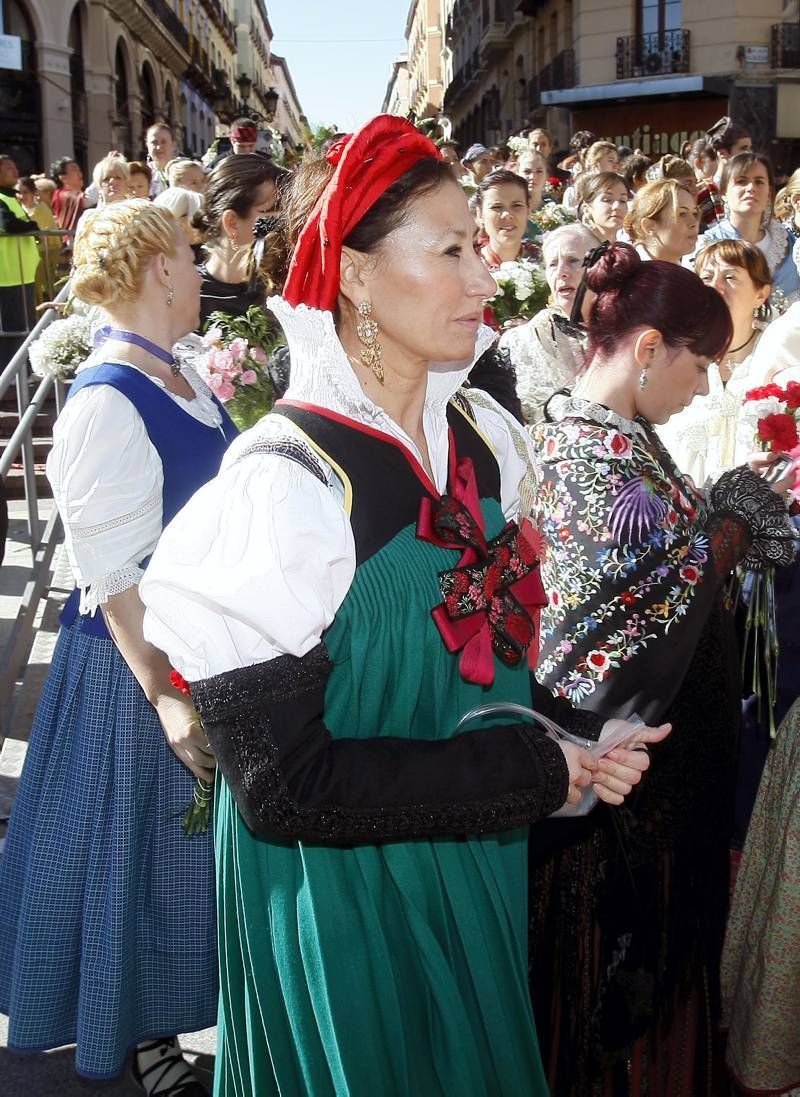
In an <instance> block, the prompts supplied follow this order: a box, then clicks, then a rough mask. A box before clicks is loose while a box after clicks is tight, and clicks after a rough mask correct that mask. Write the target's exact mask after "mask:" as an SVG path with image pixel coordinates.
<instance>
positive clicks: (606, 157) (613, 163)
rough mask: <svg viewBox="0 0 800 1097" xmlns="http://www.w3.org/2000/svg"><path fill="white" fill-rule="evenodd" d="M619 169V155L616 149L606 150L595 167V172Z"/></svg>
mask: <svg viewBox="0 0 800 1097" xmlns="http://www.w3.org/2000/svg"><path fill="white" fill-rule="evenodd" d="M618 169H619V153H618V152H617V150H616V149H606V150H605V151H604V152H603V154H602V156H600V158H599V159H598V160H597V161H596V162H595V165H594V170H595V171H597V172H601V171H617V170H618Z"/></svg>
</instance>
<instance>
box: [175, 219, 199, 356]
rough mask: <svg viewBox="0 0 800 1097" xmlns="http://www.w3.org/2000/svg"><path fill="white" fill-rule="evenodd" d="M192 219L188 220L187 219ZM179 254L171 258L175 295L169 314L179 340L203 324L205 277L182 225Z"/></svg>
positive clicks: (178, 238)
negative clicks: (201, 292)
mask: <svg viewBox="0 0 800 1097" xmlns="http://www.w3.org/2000/svg"><path fill="white" fill-rule="evenodd" d="M187 220H188V219H187ZM178 224H179V225H180V222H178ZM175 241H176V242H175V255H174V256H171V257H170V258H169V272H170V275H171V285H172V289H173V291H174V294H175V297H174V300H173V303H172V305H171V307H170V308H169V310H168V311H169V314H170V318H171V320H172V321H174V330H175V331H177V335H176V336H175V340H177V339H180V338H181V336H183V335H186V334H187V333H188V332H190V331H195V330H196V328H197V325H198V324H199V323H200V287H201V285H202V283H203V276H202V275H201V274H200V272H199V271H198V270H197V268H196V267H195V263H194V253H193V252H192V249H191V248H190V247H189V241H188V239H187V235H186V232H185V231H183V228H182V226H181V227H180V228H179V230H178V232H176V234H175Z"/></svg>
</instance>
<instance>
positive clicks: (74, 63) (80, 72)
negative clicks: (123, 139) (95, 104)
mask: <svg viewBox="0 0 800 1097" xmlns="http://www.w3.org/2000/svg"><path fill="white" fill-rule="evenodd" d="M83 24H84V16H83V13H82V5H81V4H76V5H75V8H74V10H73V12H72V18H71V19H70V21H69V37H68V39H67V43H68V45H69V48H70V49H71V50H72V53H71V54H70V59H69V78H70V94H71V97H72V144H73V147H74V150H75V159H76V160H77V161H78V163H79V164H80V166H81V167H82V168H83V173H84V176H87V177H88V172H89V164H88V162H87V161H88V151H89V114H88V109H87V103H86V77H85V75H84V69H83Z"/></svg>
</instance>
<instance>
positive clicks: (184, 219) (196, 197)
mask: <svg viewBox="0 0 800 1097" xmlns="http://www.w3.org/2000/svg"><path fill="white" fill-rule="evenodd" d="M153 202H154V204H155V205H157V206H159V207H160V208H161V209H165V210H169V212H170V213H171V214H172V216H173V217H174V218H175V220H176V221H177V222H178V224H179V225H180V227H181V229H182V230H183V233H184V235H185V237H186V239H187V240H188V241H189V243H190V244H191V246H192V248H193V249H194V257H195V260H196V261H197V262H200V260H201V259H202V254H201V252H200V248H201V245H202V243H203V234H202V233H201V232H200V230H199V229H197V228H195V227H194V225H193V224H192V221H193V219H194V218H195V216H197V215H198V214H200V213H201V212H202V210H203V206H204V200H203V195H202V194H198V193H197V191H194V190H187V189H186V188H185V187H179V186H175V187H167V189H166V190H162V192H161V194H159V195H158V197H157V198H154V199H153Z"/></svg>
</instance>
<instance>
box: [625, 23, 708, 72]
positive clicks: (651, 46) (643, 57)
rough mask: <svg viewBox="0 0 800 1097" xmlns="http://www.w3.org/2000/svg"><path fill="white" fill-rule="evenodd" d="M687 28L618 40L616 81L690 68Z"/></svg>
mask: <svg viewBox="0 0 800 1097" xmlns="http://www.w3.org/2000/svg"><path fill="white" fill-rule="evenodd" d="M690 42H691V36H690V32H689V31H688V30H665V31H654V32H653V33H652V34H632V35H630V36H629V37H627V38H618V39H617V80H626V79H628V78H629V77H636V76H660V75H665V74H671V73H678V72H688V71H689V45H690Z"/></svg>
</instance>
